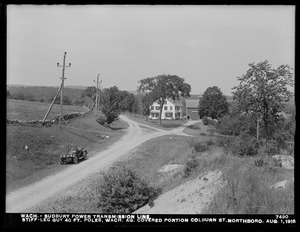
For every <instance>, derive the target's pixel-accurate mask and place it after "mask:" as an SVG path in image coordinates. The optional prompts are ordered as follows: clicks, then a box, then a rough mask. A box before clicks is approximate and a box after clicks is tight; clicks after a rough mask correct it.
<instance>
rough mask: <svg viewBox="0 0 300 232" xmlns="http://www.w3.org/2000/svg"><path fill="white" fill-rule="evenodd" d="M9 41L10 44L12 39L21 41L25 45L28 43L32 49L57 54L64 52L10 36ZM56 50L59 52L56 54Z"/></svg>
mask: <svg viewBox="0 0 300 232" xmlns="http://www.w3.org/2000/svg"><path fill="white" fill-rule="evenodd" d="M8 39H9V40H8V42H10V40H11V39H13V40H14V39H15V40H19V41H21V42H23V43H26V44H28V45H30V46H32V47H37V46H38V47H40V48H44V49H48V50H49V51H51V52H53V53H55V54H57V52H60V53H61V52H62V50H60V49H56V48H53V47H50V46H46V45H45V44H43V45H41V44H38V43H33V42H32V41H28V40H24V39H20V38H16V37H12V36H9V37H8ZM54 50H55V51H57V52H55V51H54Z"/></svg>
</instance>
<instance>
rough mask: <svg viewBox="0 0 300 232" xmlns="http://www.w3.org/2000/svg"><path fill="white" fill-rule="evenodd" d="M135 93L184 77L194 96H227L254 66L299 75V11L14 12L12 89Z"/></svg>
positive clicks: (111, 8) (62, 8)
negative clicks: (162, 79)
mask: <svg viewBox="0 0 300 232" xmlns="http://www.w3.org/2000/svg"><path fill="white" fill-rule="evenodd" d="M64 52H66V53H67V55H66V64H69V63H71V67H69V68H66V70H65V77H66V78H67V79H66V80H65V86H94V85H95V82H94V80H96V79H97V75H98V74H99V77H100V79H101V80H102V85H101V86H102V88H108V87H112V86H117V87H119V89H120V90H127V91H134V90H136V89H137V86H138V81H139V80H141V79H143V78H146V77H154V76H158V75H161V74H170V75H177V76H179V77H182V78H184V79H185V81H186V82H187V83H188V84H190V85H191V87H192V91H191V93H192V94H201V93H203V92H204V91H205V90H206V89H207V88H208V87H212V86H217V87H219V88H220V89H221V91H222V92H223V93H224V94H226V95H231V93H232V88H233V87H234V86H237V85H238V81H237V77H239V76H242V75H243V74H245V73H246V71H247V70H248V69H249V64H250V63H253V62H254V63H259V62H262V61H265V60H268V61H269V62H270V64H271V65H272V67H273V68H277V67H278V66H279V65H281V64H288V65H290V66H291V67H292V68H294V58H295V7H294V6H289V5H281V6H280V5H273V6H272V5H268V6H263V5H259V6H255V5H252V6H243V5H240V6H237V5H236V6H235V5H230V6H226V5H220V6H218V5H195V6H193V5H189V6H188V5H186V6H184V5H178V6H176V5H152V6H150V5H149V6H147V5H8V6H7V84H20V85H33V86H59V85H60V83H61V79H60V78H61V76H62V68H61V67H57V63H60V65H62V63H63V56H64Z"/></svg>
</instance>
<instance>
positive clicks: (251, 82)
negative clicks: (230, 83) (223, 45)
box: [233, 60, 294, 140]
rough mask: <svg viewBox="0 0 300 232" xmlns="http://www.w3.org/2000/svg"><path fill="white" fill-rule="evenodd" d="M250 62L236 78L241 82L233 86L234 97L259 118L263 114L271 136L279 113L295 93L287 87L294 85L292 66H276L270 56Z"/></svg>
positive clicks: (268, 133)
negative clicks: (271, 61) (272, 65)
mask: <svg viewBox="0 0 300 232" xmlns="http://www.w3.org/2000/svg"><path fill="white" fill-rule="evenodd" d="M249 66H250V68H249V70H248V71H247V72H246V74H245V75H242V76H241V77H238V78H237V79H238V81H239V82H240V83H239V85H238V86H236V87H234V88H233V89H234V90H235V91H234V92H233V100H236V101H237V106H238V109H239V111H240V112H241V113H244V114H245V113H246V114H254V115H255V116H256V118H257V121H258V122H259V120H260V118H262V121H263V127H264V130H265V134H266V138H267V140H268V138H269V137H270V136H271V134H272V133H273V132H274V130H273V131H272V130H271V129H274V128H275V127H276V124H278V123H279V119H280V117H279V115H278V113H279V112H281V111H282V110H283V108H284V102H287V101H289V99H291V98H292V97H293V93H292V92H291V91H290V90H288V87H289V86H291V87H292V86H293V85H294V81H293V74H292V72H291V70H292V69H291V67H290V66H289V65H280V66H279V67H278V68H277V69H273V68H272V67H271V65H270V64H269V62H268V61H267V60H265V61H264V62H260V63H258V64H254V63H251V64H249Z"/></svg>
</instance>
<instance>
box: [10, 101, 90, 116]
mask: <svg viewBox="0 0 300 232" xmlns="http://www.w3.org/2000/svg"><path fill="white" fill-rule="evenodd" d="M49 107H50V103H43V102H33V101H23V100H14V99H7V114H6V117H7V119H19V120H42V119H43V118H44V116H45V114H46V113H47V111H48V109H49ZM83 111H86V109H85V108H83V107H81V106H69V105H64V106H63V113H70V112H83ZM58 114H60V105H57V104H54V105H53V107H52V109H51V112H50V113H49V115H48V117H47V119H51V118H53V117H55V116H56V115H58Z"/></svg>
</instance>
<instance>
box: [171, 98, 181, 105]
mask: <svg viewBox="0 0 300 232" xmlns="http://www.w3.org/2000/svg"><path fill="white" fill-rule="evenodd" d="M167 100H168V101H169V102H171V103H172V104H174V105H176V106H182V101H181V100H177V101H174V100H173V99H172V98H168V99H167Z"/></svg>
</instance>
